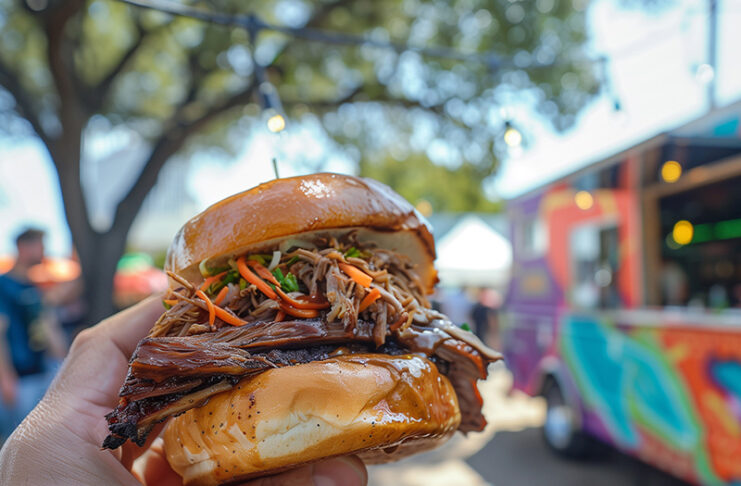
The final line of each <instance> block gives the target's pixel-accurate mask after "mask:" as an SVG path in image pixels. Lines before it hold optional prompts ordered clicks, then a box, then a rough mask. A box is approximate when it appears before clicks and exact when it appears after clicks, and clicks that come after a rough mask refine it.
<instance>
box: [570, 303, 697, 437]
mask: <svg viewBox="0 0 741 486" xmlns="http://www.w3.org/2000/svg"><path fill="white" fill-rule="evenodd" d="M563 325H564V327H563V329H562V333H561V340H562V348H563V351H564V355H565V357H567V362H568V363H569V368H570V371H571V372H572V373H573V374H574V376H575V377H576V379H577V382H578V383H579V388H580V392H582V395H583V396H584V398H585V402H586V403H587V404H588V405H589V406H590V408H591V409H592V410H593V411H595V412H597V414H598V416H600V418H602V420H603V421H604V422H605V425H606V426H607V428H608V430H609V431H610V433H611V435H612V438H613V440H615V442H617V443H618V444H620V445H622V446H623V447H629V448H632V449H636V448H638V447H640V443H639V440H640V436H639V435H638V428H637V425H638V424H640V425H641V426H642V427H644V428H647V429H649V430H651V431H652V432H653V433H654V434H656V435H658V436H660V437H662V438H664V439H665V440H667V441H668V442H669V443H671V444H673V445H674V446H675V447H677V448H680V449H683V450H685V451H694V450H696V448H697V447H699V433H698V427H697V425H696V422H695V420H693V418H692V415H691V411H689V410H687V409H686V408H685V407H683V406H682V404H683V403H686V401H685V400H682V399H681V394H682V390H681V389H680V388H679V385H678V380H677V377H676V375H675V374H674V372H673V371H672V369H671V368H670V367H669V366H668V365H667V364H666V363H665V362H664V361H663V358H662V354H661V352H660V350H659V349H657V348H655V347H652V346H650V345H648V344H647V343H642V342H639V341H637V340H635V339H631V338H630V336H629V335H627V334H625V333H624V332H621V331H619V330H617V329H616V328H615V327H614V326H613V325H611V324H609V323H606V322H601V321H600V320H598V319H596V318H594V317H592V316H586V317H585V316H568V317H566V318H565V322H564V324H563Z"/></svg>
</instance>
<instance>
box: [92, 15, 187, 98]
mask: <svg viewBox="0 0 741 486" xmlns="http://www.w3.org/2000/svg"><path fill="white" fill-rule="evenodd" d="M171 23H172V22H165V23H162V24H159V25H158V26H156V27H154V28H152V29H151V30H145V29H144V28H143V27H142V26H141V24H139V23H138V22H137V23H136V30H137V32H138V37H137V38H136V40H135V41H134V42H133V43H132V44H131V45H130V46H129V48H128V49H126V52H124V53H123V55H122V56H121V58H120V59H119V61H118V63H117V64H116V65H115V66H114V67H113V68H112V69H111V70H110V71H109V72H108V74H106V76H105V77H104V78H103V79H102V80H101V81H100V82H99V83H98V84H97V85H96V86H95V87H94V88H93V92H94V94H93V96H92V97H91V103H92V105H91V108H92V111H99V110H100V108H101V107H102V106H103V103H104V102H105V99H106V97H107V96H108V93H109V92H110V90H111V87H112V86H113V83H114V82H115V81H116V78H118V76H119V75H120V74H121V73H122V72H123V71H124V69H126V67H127V66H128V65H129V63H130V62H131V60H132V59H133V58H134V57H136V55H137V54H138V53H139V49H141V47H142V45H144V40H145V39H146V38H147V37H149V36H151V35H155V34H157V33H158V32H160V31H162V30H164V29H166V28H167V27H169V26H170V24H171Z"/></svg>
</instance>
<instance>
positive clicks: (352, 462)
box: [242, 456, 368, 486]
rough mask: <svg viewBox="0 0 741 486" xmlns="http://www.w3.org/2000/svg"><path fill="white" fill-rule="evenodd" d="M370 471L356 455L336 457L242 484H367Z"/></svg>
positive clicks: (261, 485)
mask: <svg viewBox="0 0 741 486" xmlns="http://www.w3.org/2000/svg"><path fill="white" fill-rule="evenodd" d="M366 484H368V471H367V470H366V469H365V465H364V464H363V461H361V460H360V459H358V458H357V457H355V456H348V457H335V458H332V459H328V460H326V461H322V462H318V463H316V464H310V465H308V466H303V467H300V468H297V469H292V470H290V471H286V472H283V473H280V474H276V475H275V476H267V477H264V478H258V479H254V480H252V481H249V482H247V483H243V485H242V486H365V485H366Z"/></svg>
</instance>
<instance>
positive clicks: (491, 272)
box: [435, 215, 512, 288]
mask: <svg viewBox="0 0 741 486" xmlns="http://www.w3.org/2000/svg"><path fill="white" fill-rule="evenodd" d="M436 246H437V255H438V257H437V261H436V262H435V266H436V267H437V270H438V272H439V276H440V283H441V285H443V286H445V287H461V286H471V287H495V288H502V287H504V286H505V285H506V283H507V279H508V278H509V272H510V267H511V266H512V245H511V244H510V242H509V241H507V239H506V238H505V237H504V236H502V235H501V234H499V233H498V232H496V231H495V230H494V229H492V228H491V226H489V225H488V224H486V223H485V222H484V221H483V220H482V219H481V218H479V217H478V216H475V215H467V216H465V217H463V218H462V219H461V220H460V221H459V222H458V223H457V224H456V225H455V226H454V227H453V228H452V229H451V230H450V231H449V232H448V233H447V234H445V235H444V236H443V237H442V238H440V240H439V241H438V243H437V245H436Z"/></svg>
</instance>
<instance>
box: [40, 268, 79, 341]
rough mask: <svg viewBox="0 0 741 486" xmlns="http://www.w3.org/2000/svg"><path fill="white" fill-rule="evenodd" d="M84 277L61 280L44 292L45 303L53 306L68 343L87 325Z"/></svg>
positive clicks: (52, 308)
mask: <svg viewBox="0 0 741 486" xmlns="http://www.w3.org/2000/svg"><path fill="white" fill-rule="evenodd" d="M83 290H84V287H83V282H82V277H79V278H76V279H75V280H70V281H67V282H60V283H57V284H55V285H54V287H52V288H51V289H49V290H47V291H46V292H45V293H44V303H45V304H46V305H47V306H49V307H50V308H51V310H52V311H53V313H54V317H55V318H56V320H57V322H58V323H59V326H58V327H59V329H60V330H61V331H62V333H63V334H64V340H65V343H66V344H67V345H69V344H71V343H72V340H73V339H74V338H75V336H76V335H77V333H79V332H80V331H82V330H83V329H84V327H85V312H86V311H87V308H86V306H85V300H84V298H83Z"/></svg>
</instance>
